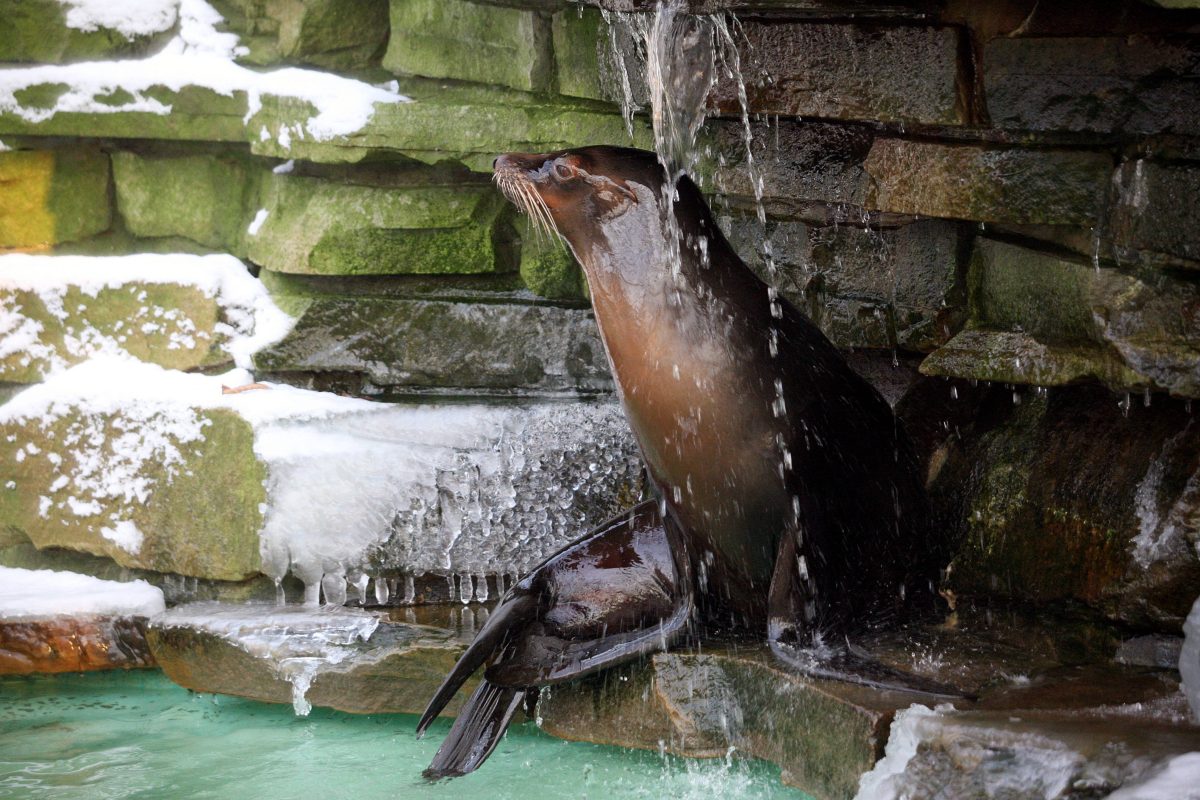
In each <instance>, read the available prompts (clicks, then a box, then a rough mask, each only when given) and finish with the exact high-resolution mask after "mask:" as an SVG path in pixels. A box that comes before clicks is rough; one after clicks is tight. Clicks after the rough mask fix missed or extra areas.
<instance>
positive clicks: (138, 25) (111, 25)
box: [58, 0, 179, 39]
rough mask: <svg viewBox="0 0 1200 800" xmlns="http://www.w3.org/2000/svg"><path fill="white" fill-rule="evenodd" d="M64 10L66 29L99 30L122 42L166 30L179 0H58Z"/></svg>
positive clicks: (173, 18)
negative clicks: (109, 33)
mask: <svg viewBox="0 0 1200 800" xmlns="http://www.w3.org/2000/svg"><path fill="white" fill-rule="evenodd" d="M58 2H59V3H60V4H61V5H62V6H64V7H65V8H66V11H67V27H68V28H74V29H76V30H81V31H86V32H91V31H98V30H100V29H102V28H104V29H107V30H113V31H116V32H117V33H120V34H121V35H122V36H124V37H125V38H126V39H133V38H134V37H135V36H149V35H150V34H154V33H161V32H163V31H167V30H170V29H171V27H172V26H173V25H174V24H175V20H176V19H177V18H178V11H179V0H58Z"/></svg>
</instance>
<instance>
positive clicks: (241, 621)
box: [152, 603, 380, 717]
mask: <svg viewBox="0 0 1200 800" xmlns="http://www.w3.org/2000/svg"><path fill="white" fill-rule="evenodd" d="M379 620H380V618H379V615H378V614H375V613H371V612H368V611H362V610H360V609H354V608H343V607H339V606H320V607H313V606H269V605H261V604H248V605H233V604H227V603H190V604H188V605H182V606H176V607H175V608H173V609H171V610H170V611H167V612H166V613H164V614H160V615H159V616H158V617H156V618H155V619H154V620H152V624H153V625H154V626H155V627H157V628H173V627H186V628H193V629H195V630H199V631H204V632H207V633H210V634H212V635H214V636H219V637H221V638H223V639H225V640H226V641H228V642H230V643H232V644H234V645H235V646H237V647H239V648H241V649H242V650H244V651H246V652H247V653H249V654H250V655H252V656H255V657H256V658H261V659H265V660H267V661H269V662H271V665H272V667H273V669H274V670H275V672H276V674H278V675H279V677H280V678H283V679H284V680H286V681H287V682H288V683H290V684H291V685H292V708H293V709H294V710H295V712H296V714H297V715H299V716H302V717H304V716H307V715H308V713H309V712H310V711H312V704H311V703H309V702H308V700H307V699H306V695H307V693H308V689H309V687H310V686H312V682H313V679H314V678H315V677H316V676H317V674H318V673H319V672H321V671H323V670H324V669H327V668H329V667H331V666H335V665H337V664H339V663H341V662H342V661H344V660H345V659H346V658H348V657H350V656H352V655H354V654H356V653H358V652H360V651H361V644H362V643H365V642H366V641H367V640H368V639H370V638H371V635H372V634H373V633H375V629H376V628H378V627H379Z"/></svg>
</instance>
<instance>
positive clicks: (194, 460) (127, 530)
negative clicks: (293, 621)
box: [0, 407, 266, 581]
mask: <svg viewBox="0 0 1200 800" xmlns="http://www.w3.org/2000/svg"><path fill="white" fill-rule="evenodd" d="M56 411H57V410H56ZM168 415H169V418H168ZM164 430H165V433H164ZM253 439H254V437H253V432H252V430H251V428H250V425H249V424H248V423H247V422H246V421H245V420H243V419H242V418H241V417H239V416H238V415H237V414H235V413H233V412H231V411H227V410H224V409H213V410H187V411H186V412H185V413H182V414H180V413H177V412H175V411H172V412H166V411H149V412H144V413H138V414H130V413H127V412H120V413H109V412H89V411H84V410H80V409H78V408H77V407H72V408H70V409H66V410H63V411H61V412H59V413H56V414H55V415H54V416H52V417H49V418H46V419H17V420H10V421H7V422H5V423H3V424H2V425H0V519H2V520H4V524H5V526H6V527H7V528H10V529H13V530H15V531H17V532H19V533H20V534H21V535H23V536H24V537H25V538H27V539H28V540H29V541H30V542H32V543H33V544H34V545H35V546H37V547H38V548H47V547H61V548H65V549H68V550H78V551H82V552H85V553H91V554H94V555H99V556H106V557H109V558H112V559H113V560H114V561H116V562H117V563H118V564H120V565H122V566H125V567H132V568H139V569H148V570H154V571H157V572H171V573H177V574H179V575H187V576H192V577H198V578H211V579H215V580H230V581H240V580H244V579H246V578H249V577H251V576H253V575H255V574H256V573H258V572H259V564H260V560H259V553H258V531H259V528H261V526H262V511H261V510H260V504H261V503H263V502H264V501H265V499H266V495H265V489H264V487H263V484H264V481H265V479H266V467H265V466H264V465H263V464H262V463H261V462H260V461H259V460H258V459H257V457H256V456H255V455H254V450H253V445H254V441H253ZM101 465H102V466H101ZM118 480H119V481H120V484H121V485H120V486H116V485H115V484H114V483H113V481H118Z"/></svg>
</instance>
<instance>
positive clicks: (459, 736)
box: [418, 147, 944, 777]
mask: <svg viewBox="0 0 1200 800" xmlns="http://www.w3.org/2000/svg"><path fill="white" fill-rule="evenodd" d="M494 168H495V181H496V183H497V185H498V186H499V188H500V190H501V191H502V192H503V193H504V194H505V196H506V197H508V198H509V199H510V200H511V201H512V202H513V203H514V204H516V205H517V206H518V207H520V209H521V210H523V211H524V212H526V213H528V214H529V215H530V216H531V217H532V218H533V219H534V220H535V221H536V222H537V223H538V224H539V225H540V226H541V227H542V228H543V229H544V230H546V231H547V232H548V233H551V234H557V235H559V236H561V237H562V238H563V239H564V240H565V241H566V243H567V245H568V246H569V247H570V249H571V252H572V253H574V254H575V257H576V258H577V259H578V261H579V263H580V264H581V265H583V269H584V272H585V274H586V277H587V281H588V286H589V288H590V291H591V299H592V306H593V309H594V312H595V316H596V322H597V324H598V326H599V329H600V334H601V338H602V340H603V342H604V347H605V350H606V352H607V354H608V359H609V363H610V365H611V367H612V373H613V377H614V378H615V379H616V384H617V390H618V394H619V396H620V400H621V403H622V405H623V407H624V409H625V413H626V416H627V417H628V419H629V423H630V426H631V428H632V430H633V433H634V435H635V436H636V438H637V440H638V443H639V445H640V446H641V450H642V454H643V457H644V460H645V463H646V466H647V470H648V472H649V475H650V478H651V481H652V483H653V484H654V486H655V487H656V488H657V490H658V492H659V493H660V494H661V500H660V504H659V505H658V506H657V507H655V506H653V505H650V506H646V505H643V506H639V508H638V509H635V510H634V511H633V512H631V514H630V515H629V516H627V517H622V518H618V519H617V520H613V521H610V522H609V523H607V524H606V525H605V526H601V528H600V529H598V530H597V532H595V533H593V534H590V535H589V536H588V537H586V538H585V539H583V540H581V542H579V543H577V544H575V545H572V546H571V547H568V548H567V549H566V550H564V551H562V552H561V553H559V554H556V555H555V556H553V557H552V558H550V559H549V560H547V561H546V562H545V563H543V564H542V565H541V566H539V567H538V568H536V569H535V570H533V572H531V573H530V575H529V576H528V577H526V578H525V579H524V580H522V581H521V582H519V583H518V584H517V585H516V586H515V587H514V588H513V590H512V591H511V592H509V593H508V594H507V595H505V597H504V598H503V599H502V600H501V601H500V604H499V605H498V606H497V609H496V611H495V612H494V613H493V614H492V616H491V617H490V618H489V620H488V622H487V624H486V625H484V627H483V628H482V629H481V630H480V632H479V635H478V636H477V638H476V640H475V641H474V642H473V643H472V644H471V646H470V647H469V648H468V650H467V652H466V653H465V654H464V655H463V657H462V659H461V660H460V662H459V663H458V665H457V666H456V667H455V668H454V670H453V671H452V672H451V674H450V675H449V676H448V677H447V679H446V681H445V683H444V684H443V685H442V687H441V688H440V689H439V690H438V693H437V694H436V696H435V697H434V698H433V700H432V701H431V703H430V705H429V708H428V709H427V710H426V712H425V715H424V717H423V718H422V720H421V722H420V724H419V726H418V730H419V731H423V730H424V729H425V727H426V726H427V725H428V724H429V722H430V721H431V720H432V719H433V718H434V717H435V716H436V714H437V713H438V712H439V711H440V710H441V708H443V707H444V706H445V704H446V702H447V701H448V700H449V699H450V697H451V696H453V694H454V692H455V691H456V690H457V689H458V688H459V686H461V685H462V683H463V681H465V679H466V678H467V677H468V676H469V675H470V674H471V673H472V672H474V671H475V670H476V669H477V668H478V667H480V666H482V665H483V664H484V663H485V662H486V663H487V664H488V666H487V669H486V671H485V673H484V676H485V681H484V683H483V685H482V686H481V687H480V689H478V690H477V691H476V693H475V695H473V696H472V698H471V700H470V701H468V704H467V706H466V708H465V709H464V712H463V714H462V715H460V717H459V719H458V721H457V722H456V723H455V725H454V728H453V729H452V730H451V733H450V735H449V736H448V737H447V739H446V742H445V743H444V744H443V746H442V749H441V750H439V752H438V755H437V758H435V760H434V763H433V765H431V767H430V769H429V770H427V771H426V775H427V776H429V777H441V776H444V775H456V774H462V773H464V772H468V771H470V770H472V769H474V768H475V767H477V766H478V765H479V764H480V763H482V761H483V760H484V759H485V758H486V757H487V755H488V754H489V753H490V752H491V749H492V748H493V747H494V746H495V743H496V741H498V739H499V736H500V735H501V734H502V733H503V730H504V728H505V726H506V725H507V724H508V720H509V719H510V718H511V715H512V714H513V713H514V712H515V710H516V708H517V707H518V706H519V702H520V697H523V696H525V695H526V693H527V692H529V691H531V690H532V689H533V688H534V687H538V686H541V685H545V684H549V683H554V682H557V681H561V680H567V679H570V678H574V677H578V676H580V675H584V674H587V673H589V672H592V671H594V670H596V669H600V668H602V667H605V666H609V665H612V664H615V663H618V662H620V661H624V660H628V659H629V658H632V657H634V656H636V655H638V654H640V653H644V652H646V651H647V649H649V648H666V647H667V646H669V644H670V643H671V642H672V641H673V639H674V638H676V637H678V636H680V635H681V634H682V633H683V632H684V630H685V629H686V628H687V619H689V618H704V619H719V620H727V621H729V622H732V623H733V624H735V625H737V626H740V627H747V628H749V629H751V630H760V631H762V632H763V633H764V634H766V636H767V639H768V641H769V642H770V643H771V646H772V649H773V650H774V651H775V652H776V654H777V655H779V656H780V657H781V658H783V659H784V660H785V661H787V662H789V663H791V664H793V665H795V666H797V667H800V668H801V669H803V670H805V671H806V672H808V673H812V674H821V675H833V676H836V677H843V678H846V677H848V678H850V679H852V680H856V681H858V682H862V683H885V684H886V683H888V677H889V676H888V674H887V672H886V671H885V670H879V669H871V668H867V669H862V667H863V666H864V663H866V662H865V661H864V659H862V658H861V657H860V658H857V659H855V658H854V657H849V656H847V653H846V651H845V649H844V648H841V649H840V650H839V649H838V648H837V647H835V648H834V650H836V651H837V652H838V653H839V655H837V656H835V657H833V658H832V659H825V660H814V659H812V658H811V657H809V656H808V655H807V652H806V651H805V650H804V649H803V648H805V646H807V645H809V644H811V643H813V642H814V641H819V640H820V638H821V637H823V636H825V637H827V638H828V639H830V640H831V641H833V642H834V643H835V644H836V643H837V641H838V639H837V638H836V637H835V636H833V635H839V636H840V635H841V634H844V633H846V632H851V631H854V630H856V629H860V628H863V627H870V626H874V625H878V624H881V623H884V622H888V621H892V620H896V619H899V618H901V617H903V616H905V615H906V613H907V612H909V611H911V610H912V609H914V608H917V607H923V608H929V607H933V606H935V604H936V602H937V600H936V590H935V582H936V579H937V576H938V569H939V567H940V566H941V565H942V563H943V557H944V546H943V543H942V542H940V541H939V540H938V538H937V537H936V536H935V535H934V533H933V531H932V530H931V526H930V516H929V511H928V503H927V500H926V497H925V492H924V488H923V485H922V483H921V480H920V477H919V473H918V470H917V467H916V460H915V458H914V457H913V454H912V451H911V448H910V446H909V444H908V442H907V439H906V437H905V436H904V434H903V432H902V431H901V429H900V427H899V425H898V423H897V421H896V419H895V417H894V416H893V414H892V411H891V408H890V407H889V406H888V404H887V402H886V401H884V400H883V398H882V397H880V395H879V394H878V392H876V391H875V390H874V388H872V387H871V386H870V385H869V384H868V383H867V382H866V381H864V380H863V379H862V378H861V377H859V376H858V375H857V374H856V373H855V372H854V371H853V370H852V369H851V368H850V367H849V366H848V365H847V363H846V362H845V360H844V359H843V358H842V356H841V354H840V353H839V352H838V351H837V349H836V348H835V347H834V346H833V345H832V344H831V343H830V342H829V340H828V339H826V338H825V336H824V335H823V334H822V333H821V331H820V330H819V329H818V328H817V327H816V326H815V325H813V324H812V323H811V322H810V321H809V320H807V319H806V318H805V317H804V316H803V315H802V314H801V313H800V312H799V311H797V310H796V309H795V308H794V307H793V306H792V305H791V304H789V303H788V302H787V301H786V300H784V299H783V298H782V297H779V296H777V295H776V294H775V293H774V292H773V291H771V290H769V288H768V287H767V285H766V284H764V283H763V282H762V281H761V280H760V279H759V278H758V277H757V276H756V275H755V274H754V273H753V272H752V271H751V270H750V269H749V268H748V267H747V266H746V265H745V264H744V263H743V262H742V260H741V259H740V258H738V256H737V254H736V253H735V252H734V250H733V248H732V247H731V246H730V244H729V242H728V241H727V240H726V239H725V237H724V235H722V233H721V231H720V229H719V228H718V227H717V225H716V223H715V222H714V220H713V217H712V214H711V212H710V211H709V209H708V206H707V205H706V204H705V202H704V198H703V197H702V195H701V193H700V191H699V189H698V188H697V187H696V185H695V184H694V183H693V182H692V181H691V179H690V178H688V177H687V176H685V175H681V176H680V177H679V178H678V179H677V180H675V181H674V182H673V184H671V185H670V189H671V190H672V191H670V192H665V191H664V187H667V186H668V181H669V178H668V177H667V173H666V171H665V170H664V168H663V166H662V165H661V164H660V162H659V160H658V158H657V157H656V156H655V154H653V153H649V152H644V151H640V150H633V149H628V148H618V147H588V148H582V149H578V150H564V151H560V152H556V153H548V154H541V155H529V154H509V155H505V156H501V157H500V158H498V159H496V162H495V165H494ZM672 219H673V220H674V222H675V227H672V226H671V225H669V224H667V223H669V222H670V221H671V220H672ZM635 532H636V533H637V534H638V535H637V536H634V533H635ZM631 537H633V538H632V539H631ZM635 540H636V543H634V544H630V542H635ZM664 547H666V548H668V549H669V550H670V551H671V553H672V555H671V558H670V559H668V558H667V557H666V556H664V555H662V552H661V551H662V548H664ZM581 564H586V565H588V566H579V565H581ZM668 564H670V565H673V568H668ZM651 565H653V567H651ZM630 642H638V644H636V645H632V644H630ZM848 663H849V664H850V667H851V674H848V675H847V674H843V671H844V669H845V668H846V665H847V664H848ZM880 675H882V676H883V677H882V678H881V677H880ZM891 677H895V676H891ZM895 682H896V683H899V684H901V685H907V686H911V687H912V688H918V689H920V688H926V689H932V690H934V691H937V690H939V688H940V687H936V686H922V685H920V683H919V681H905V680H903V679H900V680H897V681H895Z"/></svg>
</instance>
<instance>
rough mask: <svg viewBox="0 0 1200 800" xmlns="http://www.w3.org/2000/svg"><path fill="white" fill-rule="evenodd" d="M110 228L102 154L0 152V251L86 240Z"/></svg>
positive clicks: (82, 151)
mask: <svg viewBox="0 0 1200 800" xmlns="http://www.w3.org/2000/svg"><path fill="white" fill-rule="evenodd" d="M111 222H112V208H111V205H110V202H109V163H108V156H106V155H105V154H104V153H101V152H100V151H98V150H94V149H91V148H69V149H67V148H64V149H61V150H14V151H9V152H0V248H3V247H20V248H37V247H44V246H47V245H54V244H58V243H60V242H69V241H74V240H77V239H84V238H87V237H88V236H93V235H95V234H97V233H100V232H102V231H104V230H107V229H108V227H109V225H110V224H111Z"/></svg>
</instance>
